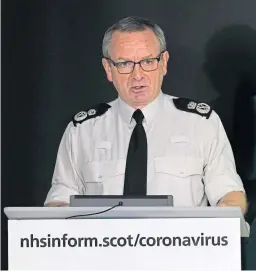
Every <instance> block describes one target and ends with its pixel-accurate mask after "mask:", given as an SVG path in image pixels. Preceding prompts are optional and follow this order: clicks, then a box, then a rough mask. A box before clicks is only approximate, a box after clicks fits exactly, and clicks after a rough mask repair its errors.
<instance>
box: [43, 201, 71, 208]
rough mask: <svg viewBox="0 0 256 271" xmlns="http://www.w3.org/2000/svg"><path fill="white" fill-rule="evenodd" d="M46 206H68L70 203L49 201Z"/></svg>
mask: <svg viewBox="0 0 256 271" xmlns="http://www.w3.org/2000/svg"><path fill="white" fill-rule="evenodd" d="M45 206H46V207H62V206H68V203H67V202H64V201H53V202H49V203H47V204H46V205H45Z"/></svg>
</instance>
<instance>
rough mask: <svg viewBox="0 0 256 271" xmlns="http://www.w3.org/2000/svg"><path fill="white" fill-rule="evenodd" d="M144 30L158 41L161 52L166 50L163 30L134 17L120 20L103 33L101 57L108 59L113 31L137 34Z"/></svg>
mask: <svg viewBox="0 0 256 271" xmlns="http://www.w3.org/2000/svg"><path fill="white" fill-rule="evenodd" d="M146 29H151V30H152V31H153V32H154V34H155V35H156V37H157V39H158V40H159V44H160V50H161V52H163V51H165V50H166V41H165V36H164V32H163V30H162V29H161V28H160V27H159V26H158V25H157V24H153V23H151V22H150V21H149V20H148V19H146V18H142V17H136V16H130V17H126V18H123V19H121V20H120V21H118V22H116V23H115V24H113V25H112V26H110V27H109V28H108V29H107V31H106V32H105V35H104V38H103V42H102V54H103V57H109V48H110V44H111V40H112V35H113V33H114V32H115V31H121V32H137V31H143V30H146Z"/></svg>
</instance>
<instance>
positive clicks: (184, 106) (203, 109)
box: [173, 98, 212, 119]
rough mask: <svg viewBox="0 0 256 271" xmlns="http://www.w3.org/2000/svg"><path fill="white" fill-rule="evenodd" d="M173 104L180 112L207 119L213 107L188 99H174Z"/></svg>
mask: <svg viewBox="0 0 256 271" xmlns="http://www.w3.org/2000/svg"><path fill="white" fill-rule="evenodd" d="M173 103H174V105H175V106H176V108H177V109H179V110H182V111H186V112H191V113H196V114H198V115H200V116H203V117H206V118H207V119H208V118H209V117H210V115H211V113H212V107H211V106H210V105H208V104H206V103H201V102H197V101H193V100H190V99H187V98H175V99H173Z"/></svg>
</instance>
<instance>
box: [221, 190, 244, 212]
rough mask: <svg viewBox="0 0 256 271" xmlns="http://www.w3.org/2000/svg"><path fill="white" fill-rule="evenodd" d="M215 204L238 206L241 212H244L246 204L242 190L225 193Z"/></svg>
mask: <svg viewBox="0 0 256 271" xmlns="http://www.w3.org/2000/svg"><path fill="white" fill-rule="evenodd" d="M217 206H239V207H241V209H242V212H243V214H246V212H247V209H248V206H247V199H246V195H245V193H244V192H239V191H233V192H229V193H227V194H226V195H225V196H224V197H223V198H222V199H221V200H220V201H219V202H218V204H217Z"/></svg>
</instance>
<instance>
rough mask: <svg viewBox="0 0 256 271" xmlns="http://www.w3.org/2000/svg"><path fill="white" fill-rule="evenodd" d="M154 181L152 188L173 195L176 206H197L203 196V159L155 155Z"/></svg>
mask: <svg viewBox="0 0 256 271" xmlns="http://www.w3.org/2000/svg"><path fill="white" fill-rule="evenodd" d="M154 162H155V171H156V182H154V183H155V187H153V188H152V190H156V191H157V192H158V194H160V193H161V194H165V195H173V200H174V205H176V206H197V205H199V204H200V203H201V201H202V199H203V196H204V185H203V182H202V178H203V160H202V159H201V158H199V157H191V156H184V157H179V156H164V157H155V159H154Z"/></svg>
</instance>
